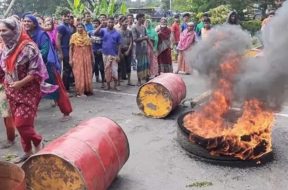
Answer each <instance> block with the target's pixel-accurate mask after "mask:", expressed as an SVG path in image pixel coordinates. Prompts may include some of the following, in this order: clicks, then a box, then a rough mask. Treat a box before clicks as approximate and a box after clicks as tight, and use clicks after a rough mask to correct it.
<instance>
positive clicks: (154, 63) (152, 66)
mask: <svg viewBox="0 0 288 190" xmlns="http://www.w3.org/2000/svg"><path fill="white" fill-rule="evenodd" d="M147 50H148V51H147V54H148V59H149V76H152V77H155V76H157V75H158V74H159V71H158V70H159V67H158V60H157V55H156V54H155V53H154V51H153V47H152V44H151V43H148V45H147Z"/></svg>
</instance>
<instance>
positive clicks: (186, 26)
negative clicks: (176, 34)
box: [181, 22, 188, 32]
mask: <svg viewBox="0 0 288 190" xmlns="http://www.w3.org/2000/svg"><path fill="white" fill-rule="evenodd" d="M187 28H188V25H187V24H186V23H185V22H184V23H182V24H181V32H183V31H184V30H185V29H187Z"/></svg>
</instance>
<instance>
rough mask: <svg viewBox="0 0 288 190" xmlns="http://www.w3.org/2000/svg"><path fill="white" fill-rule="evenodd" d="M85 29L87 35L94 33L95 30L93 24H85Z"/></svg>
mask: <svg viewBox="0 0 288 190" xmlns="http://www.w3.org/2000/svg"><path fill="white" fill-rule="evenodd" d="M85 29H86V31H87V33H89V32H91V31H93V30H94V27H93V24H91V23H86V24H85Z"/></svg>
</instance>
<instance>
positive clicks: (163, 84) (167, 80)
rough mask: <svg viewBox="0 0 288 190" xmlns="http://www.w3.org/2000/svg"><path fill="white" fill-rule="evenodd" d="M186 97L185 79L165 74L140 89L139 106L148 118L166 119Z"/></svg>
mask: <svg viewBox="0 0 288 190" xmlns="http://www.w3.org/2000/svg"><path fill="white" fill-rule="evenodd" d="M185 97H186V85H185V83H184V81H183V79H182V78H181V77H180V76H179V75H177V74H173V73H165V74H161V75H160V76H158V77H156V78H154V79H153V80H151V81H149V82H148V83H146V84H144V85H143V86H141V87H140V89H139V91H138V95H137V104H138V107H139V109H140V110H142V112H143V113H144V114H145V116H147V117H152V118H164V117H166V116H167V115H169V113H170V112H171V111H172V110H173V109H175V108H176V107H177V106H178V105H179V104H180V103H181V101H182V100H183V99H184V98H185Z"/></svg>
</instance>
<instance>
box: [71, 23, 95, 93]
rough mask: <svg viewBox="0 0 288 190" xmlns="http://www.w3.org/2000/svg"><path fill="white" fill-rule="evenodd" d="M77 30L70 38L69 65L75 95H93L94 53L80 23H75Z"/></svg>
mask: <svg viewBox="0 0 288 190" xmlns="http://www.w3.org/2000/svg"><path fill="white" fill-rule="evenodd" d="M76 27H77V32H76V33H75V34H73V35H72V37H71V40H70V52H69V56H70V65H71V67H72V70H73V74H74V78H75V90H76V95H77V97H82V96H84V97H85V96H86V95H93V87H92V78H93V76H92V75H93V72H92V71H93V65H94V54H93V49H92V43H91V40H90V38H89V36H88V34H87V33H86V31H85V26H84V25H83V24H82V23H79V24H77V26H76Z"/></svg>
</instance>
